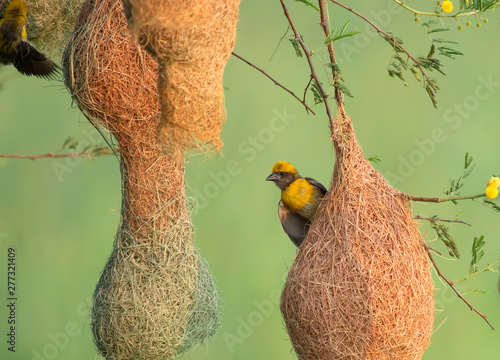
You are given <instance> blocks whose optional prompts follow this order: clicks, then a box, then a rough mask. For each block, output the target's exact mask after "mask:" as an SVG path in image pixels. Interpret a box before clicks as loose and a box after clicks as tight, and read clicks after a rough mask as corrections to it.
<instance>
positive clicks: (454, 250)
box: [430, 220, 460, 259]
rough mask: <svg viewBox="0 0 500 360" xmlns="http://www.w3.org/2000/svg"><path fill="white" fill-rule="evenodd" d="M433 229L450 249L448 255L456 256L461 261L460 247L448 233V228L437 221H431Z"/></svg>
mask: <svg viewBox="0 0 500 360" xmlns="http://www.w3.org/2000/svg"><path fill="white" fill-rule="evenodd" d="M430 223H431V227H432V228H433V229H434V230H435V231H436V234H437V236H438V239H439V240H441V241H442V242H443V243H444V244H445V245H446V247H447V248H448V253H449V254H450V256H455V257H457V259H460V253H459V252H458V246H457V244H456V243H455V240H454V239H453V237H452V236H451V235H450V233H449V232H448V227H447V226H444V225H439V224H437V223H436V222H435V221H432V220H431V221H430Z"/></svg>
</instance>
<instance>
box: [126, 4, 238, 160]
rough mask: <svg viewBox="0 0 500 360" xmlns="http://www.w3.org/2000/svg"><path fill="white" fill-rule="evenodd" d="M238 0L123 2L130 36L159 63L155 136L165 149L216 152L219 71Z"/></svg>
mask: <svg viewBox="0 0 500 360" xmlns="http://www.w3.org/2000/svg"><path fill="white" fill-rule="evenodd" d="M239 2H240V0H203V1H195V0H187V1H186V0H185V1H176V0H167V1H164V0H150V1H143V0H123V3H124V8H125V14H126V15H127V19H128V21H129V24H130V30H131V32H132V34H133V35H134V36H135V37H137V39H138V41H139V43H141V44H142V45H143V46H144V47H145V49H146V50H147V51H148V52H149V53H151V54H152V55H153V56H154V57H155V58H156V59H157V60H158V63H159V76H158V90H159V92H160V104H161V109H162V116H161V121H160V124H159V126H158V140H159V142H160V143H161V144H162V146H163V149H164V150H165V151H166V152H168V153H173V152H175V151H179V149H181V150H183V149H186V148H187V149H195V150H210V149H217V150H220V149H221V147H222V142H221V140H220V131H221V127H222V124H223V122H224V121H225V119H226V113H225V108H224V89H223V87H222V75H223V73H224V67H225V64H226V62H227V60H228V59H229V56H230V55H231V51H232V50H233V47H234V42H235V36H236V20H237V17H238V5H239Z"/></svg>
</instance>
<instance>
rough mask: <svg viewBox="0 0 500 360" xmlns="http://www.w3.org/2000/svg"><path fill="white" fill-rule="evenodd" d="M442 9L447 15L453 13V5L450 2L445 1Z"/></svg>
mask: <svg viewBox="0 0 500 360" xmlns="http://www.w3.org/2000/svg"><path fill="white" fill-rule="evenodd" d="M441 9H442V10H443V11H444V12H445V13H451V12H452V11H453V3H452V2H451V1H450V0H444V1H443V3H442V4H441Z"/></svg>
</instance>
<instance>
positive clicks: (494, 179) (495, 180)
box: [486, 176, 500, 188]
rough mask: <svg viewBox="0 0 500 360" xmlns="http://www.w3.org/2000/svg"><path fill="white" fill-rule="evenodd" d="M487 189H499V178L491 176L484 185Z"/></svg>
mask: <svg viewBox="0 0 500 360" xmlns="http://www.w3.org/2000/svg"><path fill="white" fill-rule="evenodd" d="M486 186H487V187H496V188H497V187H499V186H500V178H498V177H496V176H492V177H491V178H490V179H489V180H488V182H487V183H486Z"/></svg>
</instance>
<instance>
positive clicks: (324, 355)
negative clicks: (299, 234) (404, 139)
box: [281, 107, 434, 360]
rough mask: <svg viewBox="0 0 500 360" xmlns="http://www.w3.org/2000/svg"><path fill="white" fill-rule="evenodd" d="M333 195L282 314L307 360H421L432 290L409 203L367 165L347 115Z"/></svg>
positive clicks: (303, 251) (299, 262) (341, 116)
mask: <svg viewBox="0 0 500 360" xmlns="http://www.w3.org/2000/svg"><path fill="white" fill-rule="evenodd" d="M335 128H336V131H335V133H334V135H333V140H334V144H335V149H336V158H337V159H336V160H337V161H336V164H335V169H334V174H333V179H332V184H333V185H332V189H331V190H330V192H329V193H328V194H327V197H326V198H325V200H324V201H323V203H322V206H321V207H320V210H319V212H318V214H317V216H316V219H315V221H314V223H313V225H312V227H311V229H310V231H309V233H308V235H307V238H306V239H305V241H304V243H303V245H302V246H301V247H300V250H299V252H298V255H297V258H296V260H295V262H294V264H293V266H292V268H291V269H290V273H289V275H288V278H287V281H286V284H285V287H284V290H283V294H282V297H281V311H282V313H283V317H284V319H285V322H286V327H287V330H288V333H289V336H290V339H291V341H292V344H293V346H294V348H295V351H296V353H297V355H298V357H299V358H300V359H302V360H316V359H318V360H319V359H321V360H332V359H363V360H366V359H377V360H380V359H391V360H394V359H398V360H404V359H408V360H410V359H411V360H414V359H420V358H421V356H422V355H423V352H424V350H425V349H426V348H427V346H428V345H429V341H430V337H431V333H432V328H433V319H434V301H433V282H432V279H431V275H430V269H429V264H428V259H427V255H426V252H425V250H424V248H423V246H422V243H421V242H420V239H421V235H420V233H419V232H418V229H417V226H416V223H415V222H414V220H413V219H412V214H411V211H410V208H409V200H408V198H407V197H406V196H405V195H404V194H402V193H400V192H399V191H397V190H395V189H394V188H392V187H391V186H390V185H389V183H388V182H387V181H386V180H385V179H384V178H383V177H382V175H380V174H379V173H378V172H377V171H376V170H375V169H374V168H373V167H372V166H371V164H370V163H369V162H368V161H367V160H366V159H365V158H364V156H363V153H362V149H361V147H360V146H359V144H358V142H357V140H356V137H355V134H354V131H353V128H352V121H351V119H350V118H349V116H348V115H347V114H346V113H345V111H344V109H343V108H342V107H341V109H340V110H339V113H338V114H337V118H336V122H335Z"/></svg>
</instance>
